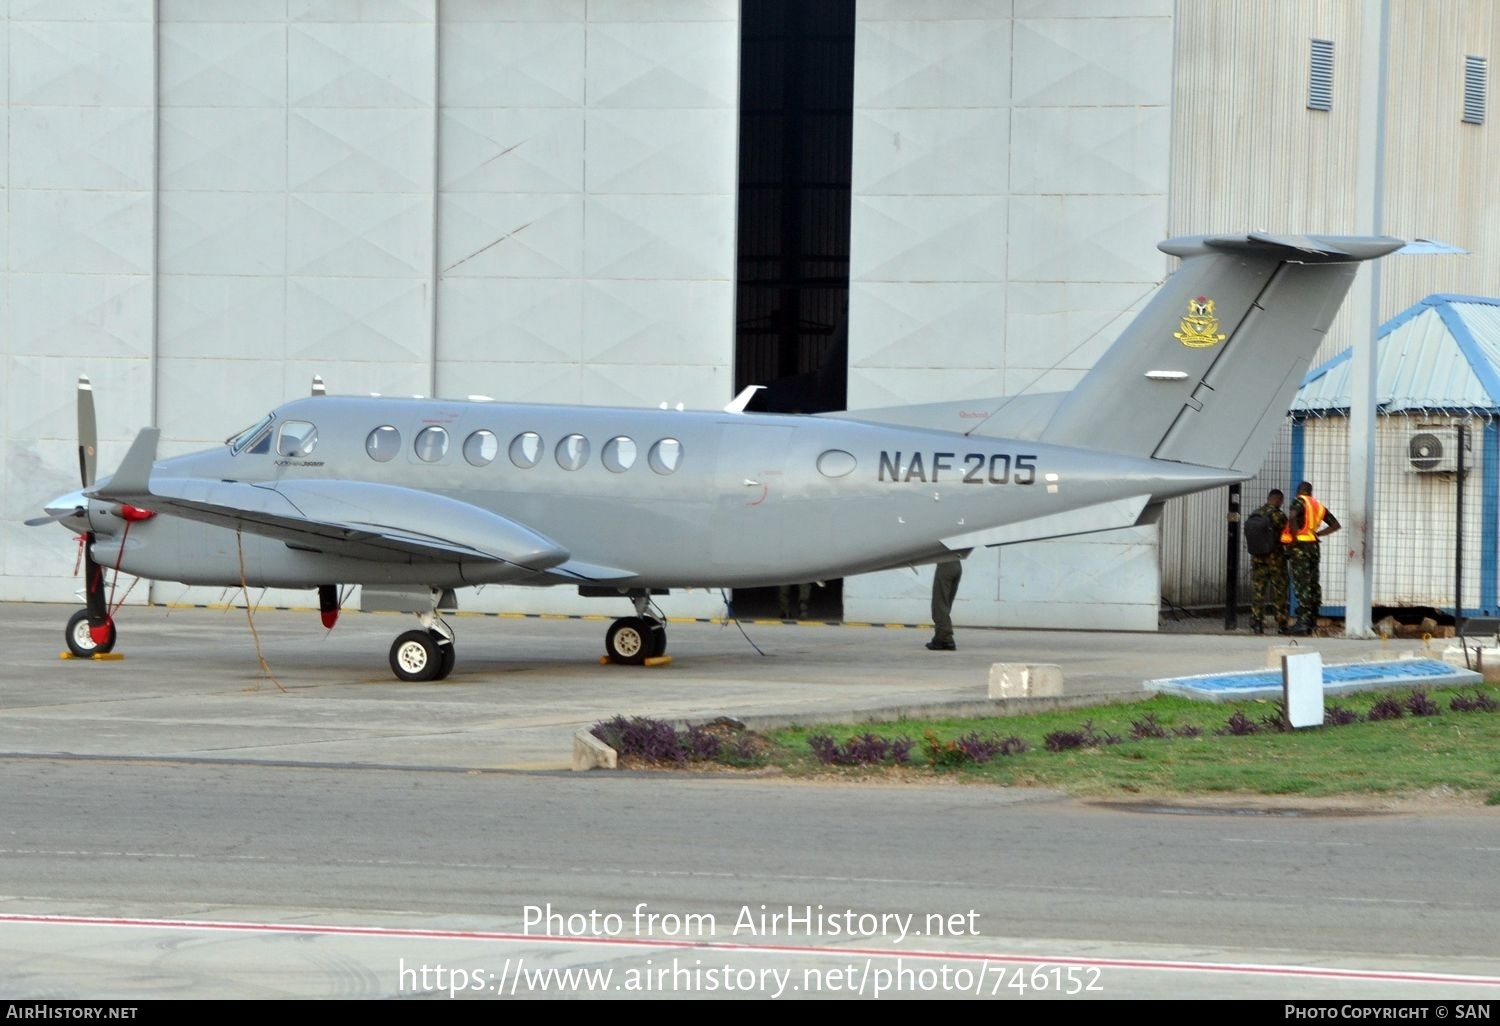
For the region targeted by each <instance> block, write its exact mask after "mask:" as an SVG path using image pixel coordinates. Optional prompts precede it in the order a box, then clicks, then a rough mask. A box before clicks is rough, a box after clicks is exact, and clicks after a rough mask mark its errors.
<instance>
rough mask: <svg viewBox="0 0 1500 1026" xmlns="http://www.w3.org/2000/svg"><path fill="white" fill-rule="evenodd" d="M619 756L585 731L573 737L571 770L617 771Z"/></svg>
mask: <svg viewBox="0 0 1500 1026" xmlns="http://www.w3.org/2000/svg"><path fill="white" fill-rule="evenodd" d="M618 767H619V754H618V753H617V752H616V751H615V750H614V749H613V748H611V747H609V745H607V744H605V743H604V742H603V741H600V740H599V739H598V738H597V737H595V736H594V735H593V734H591V733H589V732H588V731H587V730H580V731H578V732H576V733H575V734H574V735H573V768H574V769H575V770H591V769H617V768H618Z"/></svg>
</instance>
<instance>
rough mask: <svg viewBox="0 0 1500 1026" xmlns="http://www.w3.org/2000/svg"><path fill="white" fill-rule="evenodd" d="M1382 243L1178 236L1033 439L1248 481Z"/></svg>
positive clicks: (1387, 246) (1384, 248)
mask: <svg viewBox="0 0 1500 1026" xmlns="http://www.w3.org/2000/svg"><path fill="white" fill-rule="evenodd" d="M1402 245H1403V242H1402V240H1400V239H1393V238H1390V237H1386V236H1374V237H1357V236H1328V235H1312V236H1303V235H1299V236H1271V235H1241V236H1217V235H1216V236H1207V235H1199V236H1188V237H1184V238H1176V239H1168V240H1167V241H1166V242H1163V243H1162V244H1161V245H1160V247H1159V248H1160V249H1161V250H1162V251H1163V252H1166V253H1170V254H1172V255H1174V256H1180V257H1183V258H1184V263H1183V265H1182V266H1181V267H1180V268H1178V269H1177V272H1176V273H1175V274H1173V275H1172V276H1171V277H1170V278H1168V279H1167V281H1166V283H1165V284H1163V285H1162V287H1161V288H1160V289H1159V290H1158V291H1157V293H1156V295H1155V296H1153V297H1152V299H1151V301H1150V302H1149V303H1148V304H1147V305H1146V308H1145V309H1144V310H1142V311H1141V313H1140V314H1139V315H1138V316H1137V317H1136V319H1135V320H1134V321H1133V322H1131V324H1130V326H1129V327H1128V328H1126V329H1125V332H1124V333H1123V334H1122V335H1121V336H1120V337H1119V339H1117V340H1116V341H1115V343H1114V345H1113V346H1112V347H1111V348H1110V349H1109V351H1108V352H1107V353H1105V354H1104V357H1103V358H1102V359H1101V360H1100V361H1099V363H1098V364H1096V365H1095V367H1094V369H1093V370H1091V371H1090V372H1089V373H1088V374H1087V375H1086V376H1085V377H1084V379H1083V381H1081V382H1080V383H1079V384H1078V386H1077V387H1076V388H1075V389H1074V390H1073V391H1072V393H1071V394H1070V395H1069V396H1068V397H1067V398H1066V399H1065V400H1064V401H1063V403H1062V405H1061V406H1060V407H1059V408H1058V410H1057V412H1056V414H1054V415H1053V417H1052V419H1051V421H1049V422H1048V424H1047V427H1046V428H1045V429H1044V430H1043V432H1042V435H1041V440H1042V441H1044V442H1053V443H1056V444H1058V445H1071V446H1078V447H1082V448H1089V449H1101V450H1105V451H1108V452H1118V453H1122V454H1126V455H1131V456H1151V457H1155V458H1156V459H1162V460H1174V461H1178V462H1182V463H1194V464H1198V465H1201V466H1208V467H1225V468H1230V469H1233V470H1236V471H1242V472H1244V473H1246V474H1247V475H1248V474H1253V473H1254V472H1255V471H1256V470H1258V469H1259V467H1260V464H1261V462H1262V461H1263V460H1264V459H1265V454H1266V451H1267V450H1268V449H1269V448H1270V447H1271V443H1272V441H1273V439H1274V438H1275V434H1276V431H1277V430H1278V429H1279V427H1280V425H1281V423H1282V421H1283V419H1284V418H1285V417H1286V411H1287V408H1288V406H1289V405H1290V403H1291V401H1292V397H1293V396H1294V395H1295V394H1296V391H1297V386H1298V384H1299V383H1300V382H1301V380H1302V377H1303V375H1305V374H1306V373H1307V368H1308V365H1309V364H1310V363H1311V362H1312V358H1313V355H1314V354H1315V353H1316V352H1317V348H1318V345H1319V343H1321V342H1322V340H1323V337H1324V335H1325V334H1326V333H1327V331H1328V327H1329V325H1330V324H1332V323H1333V318H1334V315H1335V314H1337V313H1338V309H1339V304H1340V303H1342V302H1343V300H1344V295H1345V293H1347V292H1348V290H1349V285H1350V284H1351V283H1352V282H1353V280H1354V273H1355V271H1356V270H1358V268H1359V262H1360V261H1362V260H1372V259H1374V258H1376V257H1381V256H1384V255H1386V254H1387V253H1390V252H1393V251H1395V250H1396V249H1399V248H1400V247H1401V246H1402Z"/></svg>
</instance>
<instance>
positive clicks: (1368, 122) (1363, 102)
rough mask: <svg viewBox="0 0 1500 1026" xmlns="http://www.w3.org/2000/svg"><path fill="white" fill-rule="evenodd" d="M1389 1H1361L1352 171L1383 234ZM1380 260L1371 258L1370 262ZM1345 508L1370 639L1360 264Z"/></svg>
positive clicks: (1349, 621) (1373, 281) (1353, 305)
mask: <svg viewBox="0 0 1500 1026" xmlns="http://www.w3.org/2000/svg"><path fill="white" fill-rule="evenodd" d="M1389 7H1390V0H1379V2H1378V3H1367V4H1365V5H1364V11H1363V13H1362V15H1361V18H1362V24H1361V26H1360V41H1359V57H1360V60H1359V134H1358V138H1359V143H1358V154H1357V157H1358V159H1357V167H1356V174H1355V176H1354V193H1355V212H1356V213H1355V216H1356V217H1357V218H1358V221H1359V227H1360V229H1361V230H1362V231H1365V232H1368V233H1369V234H1370V235H1379V234H1381V224H1382V221H1383V219H1384V218H1383V210H1382V206H1383V203H1384V195H1385V94H1386V52H1387V49H1388V46H1389V41H1388V37H1387V33H1386V28H1387V21H1388V15H1389ZM1378 262H1379V261H1371V264H1372V265H1373V264H1376V263H1378ZM1349 299H1350V303H1349V315H1350V318H1351V319H1350V328H1351V330H1350V336H1351V339H1352V344H1353V348H1352V351H1351V359H1350V363H1349V367H1350V372H1349V379H1350V380H1349V386H1350V393H1351V394H1350V402H1349V464H1348V465H1349V510H1348V516H1349V519H1348V521H1347V522H1346V523H1345V524H1344V527H1345V528H1346V530H1345V531H1344V532H1343V533H1341V534H1340V535H1339V539H1340V540H1341V541H1342V540H1345V539H1347V541H1348V544H1347V545H1345V546H1344V551H1345V553H1346V556H1345V559H1346V563H1345V564H1344V569H1345V576H1344V634H1345V635H1346V636H1347V637H1351V638H1369V637H1374V632H1373V631H1372V630H1371V629H1370V607H1371V605H1372V604H1373V601H1372V592H1373V590H1374V589H1373V588H1372V586H1371V585H1372V579H1373V577H1374V570H1375V547H1374V518H1375V470H1374V468H1375V403H1376V391H1377V390H1376V372H1377V368H1376V366H1375V333H1376V332H1377V331H1378V330H1379V328H1380V268H1379V267H1376V266H1370V267H1366V268H1362V269H1361V270H1360V271H1359V272H1358V273H1357V275H1356V276H1355V279H1354V286H1353V288H1352V289H1351V290H1350V293H1349Z"/></svg>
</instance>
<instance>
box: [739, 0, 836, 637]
mask: <svg viewBox="0 0 1500 1026" xmlns="http://www.w3.org/2000/svg"><path fill="white" fill-rule="evenodd" d="M740 19H741V20H740V141H739V153H740V175H739V177H740V187H739V215H738V239H739V252H738V270H737V281H736V289H735V390H736V391H738V390H740V389H742V388H745V387H746V386H747V385H764V386H766V387H765V389H764V390H763V391H761V392H759V393H757V395H756V398H755V401H754V402H752V403H751V405H750V409H751V410H757V411H764V412H773V413H822V412H825V411H828V410H842V409H845V408H846V406H847V404H848V400H847V390H848V388H847V383H848V360H849V357H848V326H847V323H846V321H847V315H848V309H849V196H850V186H849V183H850V164H851V148H852V139H853V131H854V0H819V2H818V3H807V2H806V0H745V3H744V4H742V5H741V14H740ZM789 583H792V584H800V583H803V582H789ZM778 592H779V589H777V588H737V589H735V592H734V605H735V612H736V613H738V614H739V615H741V616H778V615H780V614H781V612H782V609H781V606H780V602H779V599H781V598H782V597H783V596H782V595H780V594H778ZM800 606H801V601H800V594H799V589H796V588H793V589H792V590H791V611H792V615H793V617H798V616H800V614H801V608H800ZM807 606H808V609H807V616H808V617H810V618H813V619H820V620H827V619H839V618H841V617H842V615H843V582H842V581H837V580H834V581H824V582H821V584H820V585H818V586H814V587H813V588H812V589H811V590H810V594H809V596H808V601H807Z"/></svg>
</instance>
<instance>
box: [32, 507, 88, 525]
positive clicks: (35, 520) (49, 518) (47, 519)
mask: <svg viewBox="0 0 1500 1026" xmlns="http://www.w3.org/2000/svg"><path fill="white" fill-rule="evenodd" d="M87 512H88V510H86V509H84V508H83V507H82V506H79V507H77V508H76V509H63V510H56V511H54V512H51V513H48V514H47V515H46V516H41V517H32V518H31V519H30V520H27V521H26V526H27V527H41V526H42V525H43V524H55V523H57V522H58V521H59V520H66V519H68V518H69V517H81V516H83V515H84V514H85V513H87Z"/></svg>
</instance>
